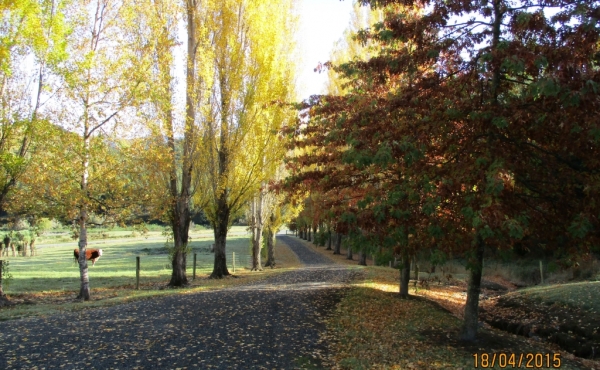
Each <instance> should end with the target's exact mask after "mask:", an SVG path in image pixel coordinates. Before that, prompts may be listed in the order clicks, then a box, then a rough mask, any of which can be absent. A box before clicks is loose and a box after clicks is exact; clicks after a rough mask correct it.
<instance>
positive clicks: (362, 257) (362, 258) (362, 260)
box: [358, 251, 367, 266]
mask: <svg viewBox="0 0 600 370" xmlns="http://www.w3.org/2000/svg"><path fill="white" fill-rule="evenodd" d="M358 264H359V265H360V266H366V265H367V254H366V253H365V252H363V251H360V252H358Z"/></svg>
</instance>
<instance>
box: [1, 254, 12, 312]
mask: <svg viewBox="0 0 600 370" xmlns="http://www.w3.org/2000/svg"><path fill="white" fill-rule="evenodd" d="M3 275H4V261H3V260H0V307H3V306H6V305H9V304H10V301H9V300H8V298H7V297H6V294H4V290H3V289H2V277H3Z"/></svg>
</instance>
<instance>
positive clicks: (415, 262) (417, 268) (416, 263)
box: [414, 257, 419, 281]
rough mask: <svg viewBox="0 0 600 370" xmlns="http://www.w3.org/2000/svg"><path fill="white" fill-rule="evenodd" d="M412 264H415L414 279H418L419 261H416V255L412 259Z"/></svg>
mask: <svg viewBox="0 0 600 370" xmlns="http://www.w3.org/2000/svg"><path fill="white" fill-rule="evenodd" d="M414 264H415V280H417V281H419V261H417V258H416V257H415V259H414Z"/></svg>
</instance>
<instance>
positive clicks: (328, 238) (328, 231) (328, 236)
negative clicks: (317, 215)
mask: <svg viewBox="0 0 600 370" xmlns="http://www.w3.org/2000/svg"><path fill="white" fill-rule="evenodd" d="M327 234H328V235H327V249H326V250H328V251H330V250H331V238H332V235H331V228H328V230H327Z"/></svg>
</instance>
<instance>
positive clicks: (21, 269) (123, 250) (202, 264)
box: [0, 227, 300, 320]
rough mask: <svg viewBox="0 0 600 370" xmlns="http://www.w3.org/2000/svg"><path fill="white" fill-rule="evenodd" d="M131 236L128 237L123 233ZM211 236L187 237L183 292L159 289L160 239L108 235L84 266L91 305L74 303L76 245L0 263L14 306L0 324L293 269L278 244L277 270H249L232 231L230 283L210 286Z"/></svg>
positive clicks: (163, 262) (240, 237)
mask: <svg viewBox="0 0 600 370" xmlns="http://www.w3.org/2000/svg"><path fill="white" fill-rule="evenodd" d="M129 233H131V232H129ZM211 234H212V231H211V230H205V231H201V232H195V233H193V234H192V242H191V245H190V246H191V248H192V253H190V254H189V255H188V259H187V275H188V279H189V280H190V282H191V284H190V286H189V287H188V288H185V289H178V290H173V289H165V286H166V284H167V283H168V282H169V279H170V276H171V267H170V262H169V258H168V254H167V250H166V249H165V237H164V236H161V235H160V233H158V232H157V233H156V234H154V235H153V234H150V235H148V239H146V238H145V237H139V236H138V237H135V238H134V237H131V238H125V239H120V238H113V237H112V236H115V235H116V236H121V235H122V232H121V231H119V232H114V231H111V235H110V236H111V237H109V238H107V239H106V240H96V241H94V240H91V241H90V244H89V247H93V248H102V250H103V255H102V257H101V258H100V259H99V260H98V262H96V265H95V266H92V264H91V262H88V265H89V276H90V286H91V289H92V292H91V293H92V294H91V295H92V299H91V301H90V302H86V303H85V304H82V303H79V302H77V301H75V299H74V298H75V296H76V295H77V293H78V291H79V286H80V281H79V268H78V265H77V263H75V262H74V259H73V249H74V248H76V243H75V242H71V243H59V244H57V243H51V242H52V240H51V239H50V240H47V241H48V243H49V244H43V243H42V244H40V245H39V246H38V248H37V251H38V255H37V256H35V257H8V258H7V257H2V258H3V259H5V260H8V261H9V271H10V274H11V275H12V278H11V279H10V280H8V281H6V280H5V281H4V292H5V293H6V294H7V295H8V297H9V299H10V300H11V301H12V302H14V303H17V305H16V306H12V307H8V308H4V309H2V310H0V320H6V319H12V318H16V317H23V316H31V315H46V314H51V313H55V312H56V311H64V310H76V309H81V308H85V307H95V306H104V305H113V304H119V303H123V302H126V301H129V300H131V299H143V298H148V297H153V296H157V295H165V294H176V293H186V292H191V291H198V290H204V289H215V288H221V287H225V286H231V285H238V284H244V283H246V282H248V281H250V280H256V279H263V278H266V277H267V276H269V275H270V274H272V273H278V272H280V271H284V270H286V269H289V268H294V267H298V266H299V265H300V263H299V262H298V259H297V257H296V255H295V254H294V253H293V252H291V251H290V250H289V249H288V248H287V247H286V246H285V245H283V243H277V245H276V249H275V258H276V261H277V268H276V269H274V270H272V269H266V270H264V271H262V272H250V270H249V267H250V266H249V256H250V251H249V237H248V235H247V233H246V230H245V228H244V227H233V228H232V230H231V231H230V234H229V235H230V236H229V237H228V238H227V251H226V253H227V263H228V268H229V272H230V273H233V263H232V262H233V260H232V254H233V253H235V255H236V258H235V259H236V270H235V276H236V278H233V277H229V278H225V279H220V280H210V279H208V275H209V274H210V273H211V272H212V269H213V263H214V254H212V253H210V252H209V248H210V245H211V244H212V243H213V238H212V235H211ZM194 253H196V255H197V268H196V276H197V279H196V280H193V281H192V274H193V254H194ZM136 256H139V257H140V261H141V262H140V265H141V269H140V270H141V271H140V290H135V286H136V272H135V269H136Z"/></svg>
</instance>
